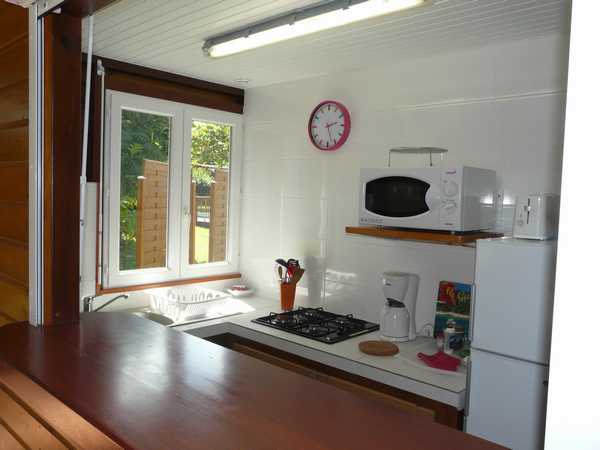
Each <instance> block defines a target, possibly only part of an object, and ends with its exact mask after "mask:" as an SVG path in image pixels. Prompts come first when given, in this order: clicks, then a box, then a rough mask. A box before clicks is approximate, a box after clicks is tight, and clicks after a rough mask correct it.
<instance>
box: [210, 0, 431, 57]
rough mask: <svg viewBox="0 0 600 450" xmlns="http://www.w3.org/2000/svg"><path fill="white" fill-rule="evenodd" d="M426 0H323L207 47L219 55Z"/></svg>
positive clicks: (406, 6)
mask: <svg viewBox="0 0 600 450" xmlns="http://www.w3.org/2000/svg"><path fill="white" fill-rule="evenodd" d="M426 2H427V0H354V1H352V0H335V1H329V2H324V3H319V4H318V5H316V6H313V7H310V8H306V9H303V10H298V11H295V12H292V13H289V14H285V15H283V16H278V17H276V18H273V19H270V20H267V21H264V22H261V23H258V24H256V25H253V26H249V27H246V28H245V29H243V30H238V31H234V32H231V33H227V34H224V35H221V36H218V37H215V38H211V39H208V40H207V41H206V42H205V44H204V50H205V51H206V53H207V54H208V55H209V56H211V57H213V58H219V57H222V56H228V55H232V54H234V53H239V52H243V51H246V50H251V49H254V48H258V47H262V46H264V45H269V44H273V43H275V42H281V41H286V40H288V39H293V38H296V37H300V36H305V35H307V34H312V33H316V32H318V31H322V30H327V29H329V28H335V27H340V26H343V25H347V24H350V23H354V22H358V21H361V20H366V19H371V18H373V17H378V16H383V15H385V14H389V13H393V12H397V11H401V10H404V9H408V8H413V7H415V6H420V5H423V4H425V3H426Z"/></svg>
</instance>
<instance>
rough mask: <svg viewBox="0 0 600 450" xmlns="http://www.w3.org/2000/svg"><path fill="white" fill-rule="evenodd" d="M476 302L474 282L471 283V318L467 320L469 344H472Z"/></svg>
mask: <svg viewBox="0 0 600 450" xmlns="http://www.w3.org/2000/svg"><path fill="white" fill-rule="evenodd" d="M476 303H477V286H475V283H473V284H472V285H471V320H470V321H469V340H470V341H471V345H472V344H473V339H474V337H475V335H474V334H473V333H474V332H475V304H476Z"/></svg>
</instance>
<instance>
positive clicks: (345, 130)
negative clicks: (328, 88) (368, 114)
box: [308, 100, 351, 152]
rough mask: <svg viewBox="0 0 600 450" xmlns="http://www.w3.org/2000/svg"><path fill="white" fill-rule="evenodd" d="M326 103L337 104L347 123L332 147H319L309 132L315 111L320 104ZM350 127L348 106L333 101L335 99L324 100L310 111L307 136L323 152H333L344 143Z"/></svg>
mask: <svg viewBox="0 0 600 450" xmlns="http://www.w3.org/2000/svg"><path fill="white" fill-rule="evenodd" d="M327 103H332V104H334V105H335V106H337V107H338V108H339V109H340V110H341V111H342V114H343V115H344V119H345V122H346V123H347V126H345V127H344V132H343V133H342V137H341V138H340V140H339V141H338V143H337V144H335V145H334V146H333V147H331V148H323V147H321V146H320V145H319V144H317V143H316V142H315V140H314V138H313V135H312V133H311V128H312V126H311V125H312V121H313V117H314V116H315V113H316V112H317V111H318V110H319V108H321V106H323V105H325V104H327ZM350 127H351V122H350V111H348V108H346V107H345V106H344V105H342V104H341V103H340V102H338V101H335V100H324V101H322V102H321V103H319V104H318V105H317V106H316V107H315V108H314V109H313V111H312V113H310V117H309V119H308V138H309V139H310V142H312V144H313V145H314V146H315V147H317V148H318V149H319V150H321V151H323V152H333V151H336V150H338V149H339V148H340V147H341V146H342V145H344V144H345V143H346V140H347V139H348V136H350Z"/></svg>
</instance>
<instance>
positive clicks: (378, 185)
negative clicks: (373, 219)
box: [364, 176, 437, 218]
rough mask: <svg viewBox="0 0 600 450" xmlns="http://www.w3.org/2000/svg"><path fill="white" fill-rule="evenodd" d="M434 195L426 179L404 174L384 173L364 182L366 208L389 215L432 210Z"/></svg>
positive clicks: (375, 212) (413, 214)
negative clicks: (387, 174)
mask: <svg viewBox="0 0 600 450" xmlns="http://www.w3.org/2000/svg"><path fill="white" fill-rule="evenodd" d="M436 197H437V196H436V195H435V194H432V186H431V184H429V183H428V182H427V181H424V180H420V179H418V178H413V177H405V176H387V177H380V178H375V179H373V180H370V181H368V182H367V183H366V185H365V205H364V207H365V209H366V210H367V211H369V212H371V213H373V214H377V215H379V216H382V217H388V218H411V217H417V216H421V215H422V214H426V213H428V212H430V211H431V210H432V209H435V204H434V203H435V199H436Z"/></svg>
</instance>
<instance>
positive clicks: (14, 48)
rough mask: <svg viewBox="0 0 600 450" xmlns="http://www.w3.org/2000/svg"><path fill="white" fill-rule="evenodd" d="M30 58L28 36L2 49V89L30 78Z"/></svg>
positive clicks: (0, 79)
mask: <svg viewBox="0 0 600 450" xmlns="http://www.w3.org/2000/svg"><path fill="white" fill-rule="evenodd" d="M28 58H29V41H28V39H27V36H25V37H23V38H21V39H19V40H17V41H15V43H14V44H12V45H9V46H7V47H5V48H4V49H0V88H3V87H6V86H10V85H11V84H15V83H17V82H18V81H23V80H27V79H28V78H29V73H28Z"/></svg>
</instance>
